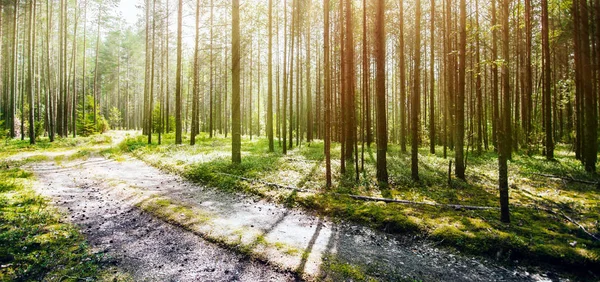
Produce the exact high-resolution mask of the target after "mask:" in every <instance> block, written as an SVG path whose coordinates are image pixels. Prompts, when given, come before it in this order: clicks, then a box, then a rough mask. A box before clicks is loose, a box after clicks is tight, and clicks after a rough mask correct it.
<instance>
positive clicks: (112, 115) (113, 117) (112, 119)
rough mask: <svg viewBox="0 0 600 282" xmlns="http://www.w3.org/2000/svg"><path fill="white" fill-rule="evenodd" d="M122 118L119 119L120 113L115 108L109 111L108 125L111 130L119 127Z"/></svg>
mask: <svg viewBox="0 0 600 282" xmlns="http://www.w3.org/2000/svg"><path fill="white" fill-rule="evenodd" d="M122 121H123V118H122V117H121V111H120V110H119V108H117V107H113V108H112V109H110V112H109V113H108V123H109V125H110V127H111V128H118V127H119V126H120V125H121V122H122Z"/></svg>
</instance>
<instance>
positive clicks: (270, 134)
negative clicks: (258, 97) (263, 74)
mask: <svg viewBox="0 0 600 282" xmlns="http://www.w3.org/2000/svg"><path fill="white" fill-rule="evenodd" d="M268 60H269V66H268V68H269V70H268V76H269V82H268V89H267V92H268V93H267V137H268V138H269V152H274V151H275V143H274V142H273V0H269V58H268Z"/></svg>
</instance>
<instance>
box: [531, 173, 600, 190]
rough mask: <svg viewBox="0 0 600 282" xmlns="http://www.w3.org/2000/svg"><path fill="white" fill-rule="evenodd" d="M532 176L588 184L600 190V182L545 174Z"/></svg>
mask: <svg viewBox="0 0 600 282" xmlns="http://www.w3.org/2000/svg"><path fill="white" fill-rule="evenodd" d="M531 174H533V175H539V176H544V177H549V178H558V179H563V180H567V181H571V182H577V183H583V184H588V185H594V186H596V187H598V188H600V182H594V181H589V180H582V179H577V178H573V177H571V176H560V175H554V174H545V173H531Z"/></svg>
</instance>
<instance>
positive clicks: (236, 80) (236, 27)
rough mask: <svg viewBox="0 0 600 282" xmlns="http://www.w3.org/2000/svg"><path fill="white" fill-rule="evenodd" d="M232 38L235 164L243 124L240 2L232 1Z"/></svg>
mask: <svg viewBox="0 0 600 282" xmlns="http://www.w3.org/2000/svg"><path fill="white" fill-rule="evenodd" d="M180 1H181V0H180ZM231 36H232V39H231V41H232V42H231V52H232V57H231V58H232V59H231V69H232V76H231V78H232V82H231V86H232V91H231V120H232V122H231V125H232V127H231V160H232V161H233V163H241V162H242V155H241V146H242V143H241V142H242V140H241V131H242V124H241V122H240V116H241V115H240V0H232V11H231Z"/></svg>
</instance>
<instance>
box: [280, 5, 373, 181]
mask: <svg viewBox="0 0 600 282" xmlns="http://www.w3.org/2000/svg"><path fill="white" fill-rule="evenodd" d="M379 1H380V2H382V1H383V0H379ZM324 2H325V3H324V4H323V5H324V7H323V17H324V22H325V23H324V29H325V30H324V32H323V34H324V35H323V37H324V38H323V41H324V43H323V45H324V61H325V62H324V65H325V147H324V150H325V178H326V186H327V188H331V67H330V58H329V54H330V51H329V48H330V46H329V0H324ZM284 62H285V60H284ZM284 65H285V63H284ZM284 87H285V86H284ZM284 91H285V90H284ZM284 99H285V92H284ZM284 101H285V100H284ZM283 105H284V107H285V102H284V103H283ZM284 116H285V109H284ZM283 128H284V132H285V119H284V127H283ZM283 147H284V150H285V133H284V138H283Z"/></svg>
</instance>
